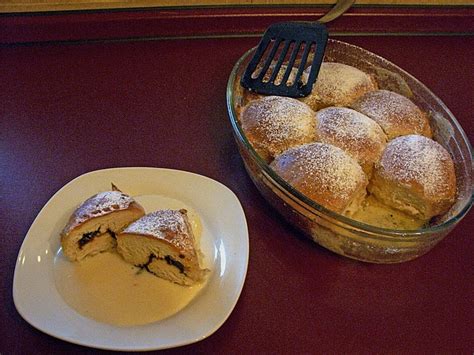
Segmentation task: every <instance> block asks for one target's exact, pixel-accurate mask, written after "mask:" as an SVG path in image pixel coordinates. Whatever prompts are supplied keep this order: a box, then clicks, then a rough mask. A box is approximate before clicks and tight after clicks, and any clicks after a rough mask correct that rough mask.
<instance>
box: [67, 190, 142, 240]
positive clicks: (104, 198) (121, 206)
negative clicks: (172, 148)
mask: <svg viewBox="0 0 474 355" xmlns="http://www.w3.org/2000/svg"><path fill="white" fill-rule="evenodd" d="M113 188H115V187H114V186H113ZM131 207H133V208H137V209H140V210H142V211H143V212H144V210H143V207H142V206H140V205H139V204H138V203H137V202H136V201H135V200H134V199H133V198H132V197H130V196H128V195H127V194H124V193H123V192H121V191H119V190H118V189H116V190H113V191H105V192H100V193H98V194H97V195H94V196H92V197H90V198H88V199H87V200H85V201H84V202H83V203H82V204H81V205H79V207H77V208H76V210H75V211H74V213H73V214H72V215H71V217H70V218H69V222H68V223H67V224H66V226H65V227H64V229H63V231H62V233H61V235H63V236H65V235H67V234H68V233H69V232H71V231H72V230H73V229H74V228H76V227H77V226H79V225H81V224H82V223H84V222H86V221H88V220H90V219H92V218H97V217H101V216H104V215H106V214H109V213H112V212H117V211H121V210H126V209H128V208H131Z"/></svg>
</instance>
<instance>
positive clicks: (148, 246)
mask: <svg viewBox="0 0 474 355" xmlns="http://www.w3.org/2000/svg"><path fill="white" fill-rule="evenodd" d="M117 251H118V252H119V254H120V255H122V257H123V258H124V259H125V261H127V262H128V263H131V264H133V265H135V266H138V267H142V268H144V269H146V270H147V271H148V272H151V273H152V274H155V275H156V276H158V277H161V278H164V279H166V280H169V281H172V282H175V283H177V284H180V285H187V286H190V285H193V284H194V283H196V282H199V281H201V280H202V278H203V276H204V273H205V270H203V269H201V267H200V265H199V259H198V250H197V247H196V241H195V238H194V234H193V230H192V228H191V225H190V224H189V220H188V216H187V211H186V210H184V209H182V210H159V211H155V212H152V213H149V214H147V215H145V216H144V217H142V218H140V219H139V220H137V221H135V222H134V223H132V224H130V225H129V226H128V227H127V228H126V229H125V230H124V231H123V232H122V233H120V234H118V235H117Z"/></svg>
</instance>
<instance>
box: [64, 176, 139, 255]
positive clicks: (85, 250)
mask: <svg viewBox="0 0 474 355" xmlns="http://www.w3.org/2000/svg"><path fill="white" fill-rule="evenodd" d="M112 188H113V190H112V191H105V192H100V193H98V194H97V195H94V196H92V197H90V198H88V199H87V200H86V201H84V202H83V203H82V204H81V205H80V206H79V207H78V208H77V209H76V210H75V211H74V212H73V214H72V215H71V217H70V218H69V221H68V223H67V224H66V226H65V227H64V229H63V230H62V232H61V246H62V249H63V253H64V255H66V257H68V258H69V259H70V260H71V261H77V260H81V259H83V258H84V257H86V256H91V255H95V254H97V253H100V252H103V251H107V250H110V249H113V248H115V246H116V244H117V243H116V239H115V238H116V234H117V233H118V232H120V231H122V229H123V228H125V227H126V226H127V225H129V224H130V223H132V222H133V221H135V220H137V219H139V218H140V217H142V216H143V215H144V214H145V210H144V209H143V207H142V206H141V205H140V204H139V203H138V202H136V201H135V200H134V199H133V198H132V197H130V196H128V195H127V194H124V193H123V192H121V191H120V190H118V189H117V188H116V187H115V186H113V185H112Z"/></svg>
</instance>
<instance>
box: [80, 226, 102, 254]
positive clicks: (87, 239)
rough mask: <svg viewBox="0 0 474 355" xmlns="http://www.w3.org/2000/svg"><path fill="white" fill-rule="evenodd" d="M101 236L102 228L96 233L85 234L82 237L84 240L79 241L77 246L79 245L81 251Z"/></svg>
mask: <svg viewBox="0 0 474 355" xmlns="http://www.w3.org/2000/svg"><path fill="white" fill-rule="evenodd" d="M99 234H100V227H99V228H98V229H97V230H96V231H93V232H89V233H84V234H83V235H82V238H81V239H79V240H78V241H77V244H79V249H82V248H83V247H84V245H86V244H87V243H89V242H90V241H91V240H92V239H94V238H95V237H96V236H97V235H99Z"/></svg>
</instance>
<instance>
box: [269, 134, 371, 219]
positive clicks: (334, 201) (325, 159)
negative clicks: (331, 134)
mask: <svg viewBox="0 0 474 355" xmlns="http://www.w3.org/2000/svg"><path fill="white" fill-rule="evenodd" d="M270 166H271V168H272V169H273V170H274V171H275V172H276V173H277V174H278V175H280V177H281V178H282V179H283V180H285V181H287V182H288V183H289V184H290V185H291V186H293V187H294V188H295V189H296V190H298V191H299V192H301V193H302V194H303V195H305V196H306V197H308V198H310V199H311V200H313V201H315V202H316V203H318V204H320V205H322V206H324V207H326V208H327V209H330V210H332V211H334V212H337V213H342V214H345V215H347V216H351V215H352V214H353V213H354V212H355V211H356V210H357V209H358V208H359V206H360V204H361V203H362V200H363V199H364V197H365V195H366V186H367V184H368V180H367V177H366V175H365V174H364V172H363V171H362V168H361V167H360V165H359V164H358V163H357V161H356V160H355V159H353V158H352V157H351V156H349V155H348V154H347V153H346V152H344V151H343V150H342V149H340V148H338V147H336V146H333V145H331V144H326V143H310V144H305V145H302V146H298V147H294V148H291V149H289V150H287V151H286V152H284V153H283V154H281V155H279V156H277V157H276V158H275V160H274V161H273V162H272V163H271V164H270Z"/></svg>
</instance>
